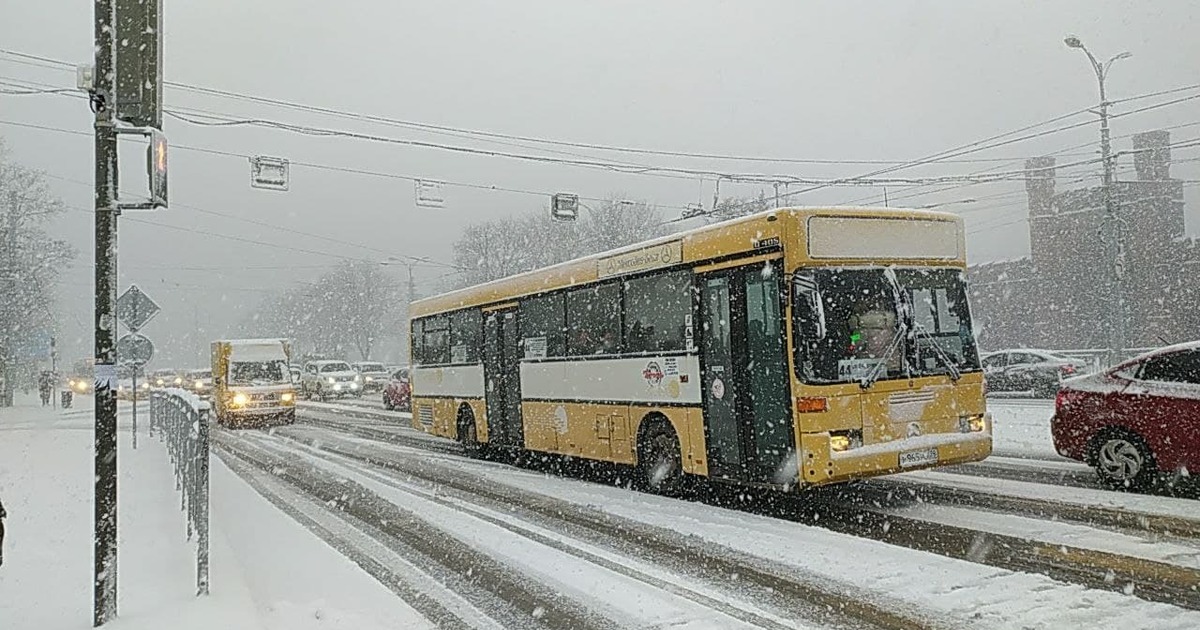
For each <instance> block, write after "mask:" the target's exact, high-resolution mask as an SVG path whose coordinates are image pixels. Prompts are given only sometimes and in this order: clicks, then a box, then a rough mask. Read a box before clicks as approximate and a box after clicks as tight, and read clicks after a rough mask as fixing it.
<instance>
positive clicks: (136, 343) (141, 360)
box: [117, 333, 154, 367]
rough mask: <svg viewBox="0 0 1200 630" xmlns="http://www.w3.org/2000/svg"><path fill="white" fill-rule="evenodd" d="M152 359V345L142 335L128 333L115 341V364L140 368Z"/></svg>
mask: <svg viewBox="0 0 1200 630" xmlns="http://www.w3.org/2000/svg"><path fill="white" fill-rule="evenodd" d="M153 357H154V343H153V342H151V341H150V340H149V339H147V338H146V337H145V336H143V335H139V334H137V333H130V334H128V335H125V336H124V337H121V338H120V339H118V340H117V362H118V363H123V364H125V365H132V366H134V367H141V366H143V365H146V364H147V363H149V362H150V359H152V358H153Z"/></svg>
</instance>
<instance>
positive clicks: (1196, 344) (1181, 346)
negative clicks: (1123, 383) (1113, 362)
mask: <svg viewBox="0 0 1200 630" xmlns="http://www.w3.org/2000/svg"><path fill="white" fill-rule="evenodd" d="M1183 350H1200V340H1197V341H1184V342H1182V343H1176V344H1172V345H1169V346H1163V347H1161V348H1155V349H1153V350H1151V351H1149V352H1143V353H1141V354H1139V355H1137V356H1135V357H1133V358H1131V359H1129V360H1128V361H1124V362H1122V363H1121V365H1127V364H1130V363H1134V362H1135V361H1141V360H1143V359H1148V358H1150V357H1154V356H1158V355H1160V354H1167V353H1170V352H1180V351H1183Z"/></svg>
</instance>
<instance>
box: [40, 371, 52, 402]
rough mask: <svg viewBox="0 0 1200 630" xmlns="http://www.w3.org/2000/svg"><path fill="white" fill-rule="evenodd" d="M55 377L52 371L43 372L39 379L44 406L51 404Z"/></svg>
mask: <svg viewBox="0 0 1200 630" xmlns="http://www.w3.org/2000/svg"><path fill="white" fill-rule="evenodd" d="M53 389H54V378H53V376H51V374H50V372H42V377H41V378H40V379H39V380H38V393H39V394H41V395H42V406H43V407H45V406H46V405H49V404H50V395H51V394H53V393H54V392H53Z"/></svg>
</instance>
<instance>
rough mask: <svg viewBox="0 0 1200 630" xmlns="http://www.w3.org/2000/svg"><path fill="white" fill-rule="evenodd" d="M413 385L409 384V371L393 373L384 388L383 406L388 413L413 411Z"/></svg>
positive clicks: (400, 370)
mask: <svg viewBox="0 0 1200 630" xmlns="http://www.w3.org/2000/svg"><path fill="white" fill-rule="evenodd" d="M411 397H412V385H411V384H409V382H408V370H406V369H399V370H396V371H395V372H392V377H391V378H390V379H389V380H388V384H387V386H386V387H384V388H383V406H384V408H385V409H387V410H388V411H395V410H397V409H399V410H400V411H412V398H411Z"/></svg>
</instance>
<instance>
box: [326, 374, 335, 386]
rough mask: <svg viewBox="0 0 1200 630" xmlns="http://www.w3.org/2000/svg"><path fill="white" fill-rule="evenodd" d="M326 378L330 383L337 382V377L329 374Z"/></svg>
mask: <svg viewBox="0 0 1200 630" xmlns="http://www.w3.org/2000/svg"><path fill="white" fill-rule="evenodd" d="M327 380H328V381H329V384H330V385H333V384H334V383H336V382H337V379H335V378H333V377H332V376H330V377H329V378H328V379H327Z"/></svg>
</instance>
